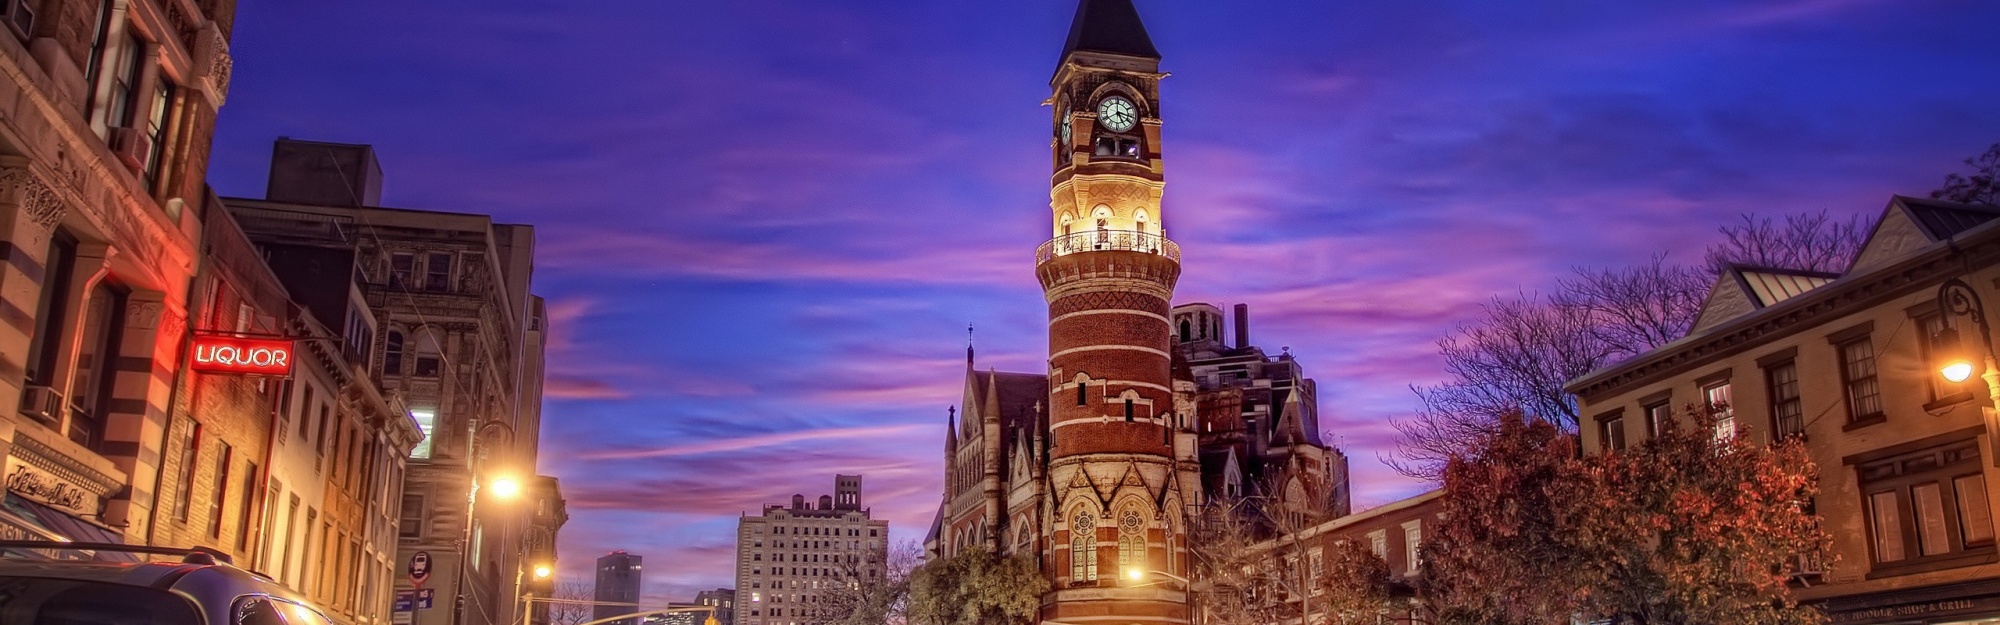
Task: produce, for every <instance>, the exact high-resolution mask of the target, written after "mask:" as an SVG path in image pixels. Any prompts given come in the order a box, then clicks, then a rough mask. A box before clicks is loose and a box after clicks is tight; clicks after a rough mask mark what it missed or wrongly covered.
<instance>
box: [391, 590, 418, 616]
mask: <svg viewBox="0 0 2000 625" xmlns="http://www.w3.org/2000/svg"><path fill="white" fill-rule="evenodd" d="M416 602H417V593H415V592H411V591H408V590H398V591H396V606H395V608H394V609H393V610H392V611H394V612H408V611H410V610H412V609H414V606H415V605H416Z"/></svg>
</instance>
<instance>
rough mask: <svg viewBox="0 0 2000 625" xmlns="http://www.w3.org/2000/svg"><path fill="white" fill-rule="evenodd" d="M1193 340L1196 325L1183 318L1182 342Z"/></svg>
mask: <svg viewBox="0 0 2000 625" xmlns="http://www.w3.org/2000/svg"><path fill="white" fill-rule="evenodd" d="M1192 340H1194V326H1192V325H1189V324H1188V320H1187V319H1181V342H1182V343H1186V342H1188V341H1192Z"/></svg>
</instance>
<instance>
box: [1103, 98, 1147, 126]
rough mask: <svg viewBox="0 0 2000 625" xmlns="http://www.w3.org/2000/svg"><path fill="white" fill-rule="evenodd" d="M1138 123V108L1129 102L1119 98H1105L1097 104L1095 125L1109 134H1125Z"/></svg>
mask: <svg viewBox="0 0 2000 625" xmlns="http://www.w3.org/2000/svg"><path fill="white" fill-rule="evenodd" d="M1138 122H1139V107H1137V106H1133V105H1132V101H1131V100H1127V99H1125V98H1122V97H1119V96H1111V97H1109V98H1105V99H1104V100H1103V101H1102V102H1098V103H1097V123H1099V124H1102V125H1103V126H1104V128H1105V129H1106V130H1110V131H1111V132H1125V131H1128V130H1131V129H1132V125H1133V124H1136V123H1138Z"/></svg>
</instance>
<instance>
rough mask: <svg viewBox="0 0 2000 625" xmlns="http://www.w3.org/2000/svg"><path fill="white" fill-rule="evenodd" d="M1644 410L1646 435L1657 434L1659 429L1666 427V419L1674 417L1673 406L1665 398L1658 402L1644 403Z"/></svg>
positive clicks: (1652, 435)
mask: <svg viewBox="0 0 2000 625" xmlns="http://www.w3.org/2000/svg"><path fill="white" fill-rule="evenodd" d="M1644 410H1645V412H1646V436H1647V437H1654V436H1659V435H1660V429H1661V428H1664V427H1666V425H1667V420H1668V419H1672V418H1673V417H1674V409H1673V406H1672V405H1671V404H1669V403H1667V402H1666V401H1665V400H1661V401H1660V402H1659V403H1653V404H1646V407H1645V408H1644Z"/></svg>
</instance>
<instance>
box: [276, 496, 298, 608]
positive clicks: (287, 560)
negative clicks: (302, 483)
mask: <svg viewBox="0 0 2000 625" xmlns="http://www.w3.org/2000/svg"><path fill="white" fill-rule="evenodd" d="M298 522H299V496H298V495H296V494H294V495H292V499H291V506H289V507H288V508H286V512H285V525H284V528H285V535H284V537H282V538H279V539H278V545H279V549H281V551H280V552H279V558H278V578H279V579H281V580H284V581H285V583H287V584H290V583H291V582H292V550H293V546H292V527H293V526H294V525H296V524H297V523H298ZM294 588H297V586H294Z"/></svg>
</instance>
